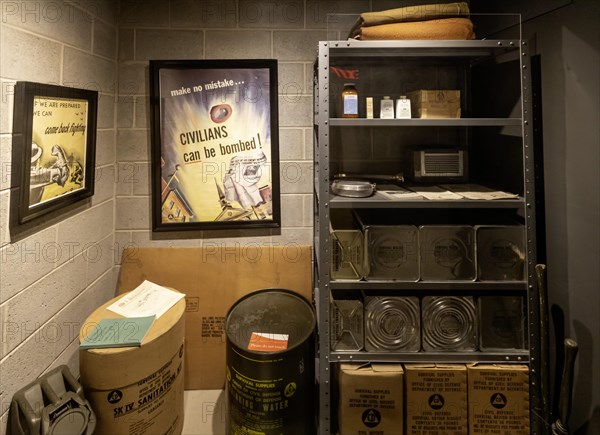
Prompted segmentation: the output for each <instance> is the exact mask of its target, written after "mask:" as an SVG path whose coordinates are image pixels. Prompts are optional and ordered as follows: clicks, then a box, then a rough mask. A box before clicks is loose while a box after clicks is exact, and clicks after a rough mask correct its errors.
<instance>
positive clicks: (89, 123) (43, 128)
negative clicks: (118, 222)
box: [14, 82, 98, 223]
mask: <svg viewBox="0 0 600 435" xmlns="http://www.w3.org/2000/svg"><path fill="white" fill-rule="evenodd" d="M97 99H98V93H97V92H96V91H91V90H84V89H76V88H69V87H62V86H55V85H47V84H40V83H32V82H18V83H17V85H16V87H15V118H14V131H15V135H14V138H15V144H14V145H15V147H16V149H15V150H14V151H16V152H17V153H21V154H22V155H21V157H20V158H17V159H14V160H15V161H19V162H22V166H21V168H22V169H21V176H20V179H19V180H17V182H19V185H20V187H21V189H20V207H19V222H20V223H24V222H26V221H28V220H31V219H33V218H36V217H39V216H41V215H43V214H46V213H49V212H51V211H54V210H58V209H59V208H63V207H64V206H66V205H68V204H71V203H73V202H76V201H79V200H81V199H83V198H86V197H89V196H91V195H92V194H93V189H94V160H95V159H94V154H95V140H96V111H97Z"/></svg>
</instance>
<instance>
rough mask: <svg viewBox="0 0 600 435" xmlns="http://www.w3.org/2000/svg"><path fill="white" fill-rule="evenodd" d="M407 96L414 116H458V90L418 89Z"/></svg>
mask: <svg viewBox="0 0 600 435" xmlns="http://www.w3.org/2000/svg"><path fill="white" fill-rule="evenodd" d="M407 96H408V98H410V109H411V112H412V116H413V117H414V118H460V91H456V90H440V89H433V90H418V91H412V92H409V93H408V95H407Z"/></svg>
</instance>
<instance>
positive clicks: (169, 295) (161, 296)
mask: <svg viewBox="0 0 600 435" xmlns="http://www.w3.org/2000/svg"><path fill="white" fill-rule="evenodd" d="M183 297H185V294H183V293H179V292H176V291H173V290H169V289H168V288H165V287H163V286H160V285H158V284H154V283H153V282H150V281H147V280H146V281H144V282H143V283H141V284H140V285H139V286H137V287H136V288H135V289H134V290H132V291H131V292H129V293H128V294H127V295H125V296H123V297H122V298H121V299H119V300H118V301H116V302H115V303H113V304H111V305H109V306H108V307H107V309H109V310H110V311H112V312H114V313H117V314H120V315H122V316H125V317H145V316H156V318H157V319H158V318H159V317H160V316H162V315H163V314H164V313H166V312H167V311H168V310H169V308H171V307H172V306H173V305H175V304H176V303H177V302H179V300H180V299H182V298H183Z"/></svg>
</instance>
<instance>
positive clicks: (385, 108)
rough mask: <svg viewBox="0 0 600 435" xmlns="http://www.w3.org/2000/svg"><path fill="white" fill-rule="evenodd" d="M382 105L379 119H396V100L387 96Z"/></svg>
mask: <svg viewBox="0 0 600 435" xmlns="http://www.w3.org/2000/svg"><path fill="white" fill-rule="evenodd" d="M380 104H381V106H380V110H379V117H380V118H381V119H394V100H392V99H391V98H390V97H389V95H386V96H385V97H383V100H381V103H380Z"/></svg>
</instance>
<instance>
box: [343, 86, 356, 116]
mask: <svg viewBox="0 0 600 435" xmlns="http://www.w3.org/2000/svg"><path fill="white" fill-rule="evenodd" d="M342 118H358V91H357V90H356V86H355V85H354V83H345V84H344V89H343V90H342Z"/></svg>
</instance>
